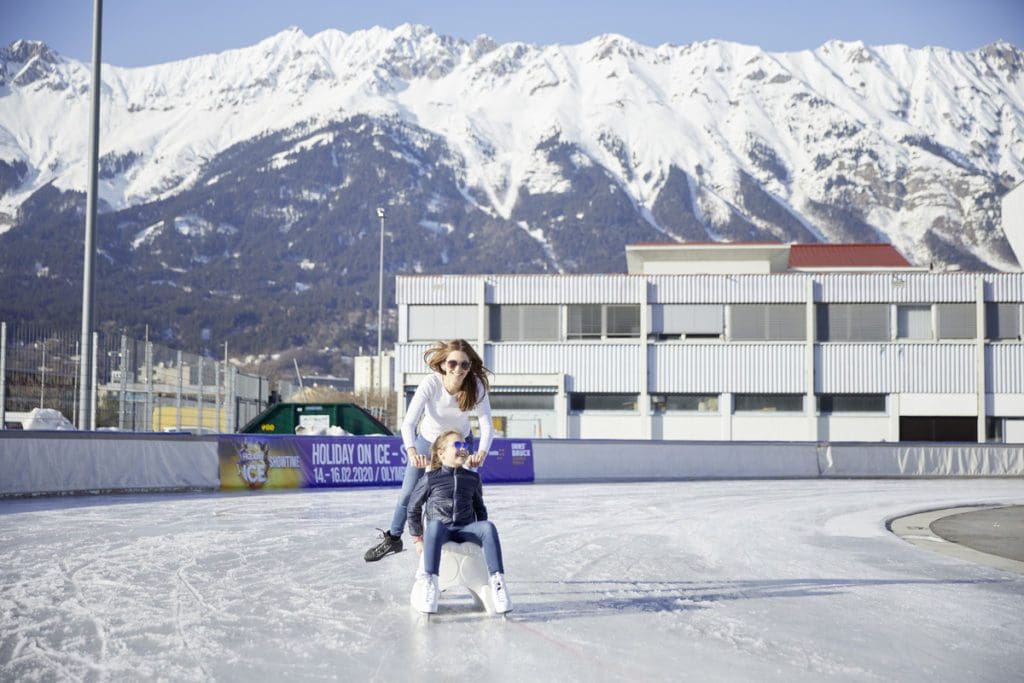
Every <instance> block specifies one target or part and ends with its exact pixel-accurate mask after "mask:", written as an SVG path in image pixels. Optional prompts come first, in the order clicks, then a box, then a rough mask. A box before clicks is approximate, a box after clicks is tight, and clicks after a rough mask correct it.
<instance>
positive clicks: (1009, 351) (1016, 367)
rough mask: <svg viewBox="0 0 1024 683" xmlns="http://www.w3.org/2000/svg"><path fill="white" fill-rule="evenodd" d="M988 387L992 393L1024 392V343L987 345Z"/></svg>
mask: <svg viewBox="0 0 1024 683" xmlns="http://www.w3.org/2000/svg"><path fill="white" fill-rule="evenodd" d="M985 369H986V372H987V373H988V377H986V379H985V382H986V389H987V390H988V392H989V393H992V394H1024V344H989V345H987V346H986V347H985Z"/></svg>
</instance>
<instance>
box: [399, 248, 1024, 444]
mask: <svg viewBox="0 0 1024 683" xmlns="http://www.w3.org/2000/svg"><path fill="white" fill-rule="evenodd" d="M626 260H627V265H628V272H627V273H626V274H615V275H422V276H400V277H398V279H397V302H398V321H399V330H398V343H397V344H396V347H395V382H396V386H397V388H398V391H399V392H401V393H402V394H404V398H405V400H404V401H399V402H398V405H399V409H400V410H402V409H404V406H405V405H406V404H407V402H408V400H409V399H410V398H411V396H412V392H413V391H414V390H415V387H416V386H417V384H418V382H419V381H420V379H421V378H422V377H423V375H424V373H425V372H426V371H427V370H426V366H425V364H424V362H423V352H424V351H425V350H426V349H427V348H428V347H429V346H430V344H431V343H432V342H433V341H435V340H437V339H451V338H455V337H463V338H465V339H467V340H469V341H470V342H472V343H473V345H474V347H475V348H476V349H477V350H478V351H480V352H481V354H482V356H483V358H484V362H485V364H486V365H487V367H488V368H490V369H491V370H492V371H493V372H494V378H493V386H492V389H491V405H492V408H493V412H494V414H495V416H497V419H496V423H497V425H498V427H499V430H500V431H503V432H504V433H505V434H506V435H508V436H524V437H525V436H530V437H541V436H551V437H564V438H623V439H637V438H640V439H643V438H650V439H683V440H716V441H717V440H794V441H898V440H900V441H918V440H938V441H1012V442H1024V342H1022V335H1024V330H1022V327H1021V324H1022V317H1024V311H1022V302H1024V273H966V272H932V271H930V270H928V269H922V268H915V267H913V266H911V265H910V264H909V263H907V261H906V260H905V259H904V258H903V257H902V256H901V255H900V254H899V253H898V252H897V251H896V250H895V249H893V248H892V247H890V246H889V245H875V244H870V245H868V244H854V245H803V244H792V245H790V244H764V243H750V244H742V243H740V244H735V243H734V244H720V243H715V244H638V245H630V246H628V247H627V249H626ZM399 419H401V416H399Z"/></svg>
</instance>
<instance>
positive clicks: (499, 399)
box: [488, 391, 555, 410]
mask: <svg viewBox="0 0 1024 683" xmlns="http://www.w3.org/2000/svg"><path fill="white" fill-rule="evenodd" d="M488 396H489V398H490V400H491V410H554V409H555V395H554V394H552V393H528V392H522V393H519V392H516V393H512V394H502V393H494V392H493V391H492V392H491V393H490V394H488Z"/></svg>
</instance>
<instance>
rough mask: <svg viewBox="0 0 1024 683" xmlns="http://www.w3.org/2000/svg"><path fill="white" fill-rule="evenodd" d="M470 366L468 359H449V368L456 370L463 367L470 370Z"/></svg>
mask: <svg viewBox="0 0 1024 683" xmlns="http://www.w3.org/2000/svg"><path fill="white" fill-rule="evenodd" d="M469 366H470V362H469V361H468V360H464V361H457V360H449V361H448V369H449V370H454V369H455V368H462V369H463V370H469Z"/></svg>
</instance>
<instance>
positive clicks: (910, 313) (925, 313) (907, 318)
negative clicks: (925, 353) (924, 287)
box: [896, 306, 932, 340]
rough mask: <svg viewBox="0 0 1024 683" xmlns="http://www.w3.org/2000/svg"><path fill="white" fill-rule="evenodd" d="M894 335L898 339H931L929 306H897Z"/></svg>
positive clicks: (930, 309)
mask: <svg viewBox="0 0 1024 683" xmlns="http://www.w3.org/2000/svg"><path fill="white" fill-rule="evenodd" d="M896 337H897V338H898V339H925V340H928V339H931V338H932V307H931V306H897V307H896Z"/></svg>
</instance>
